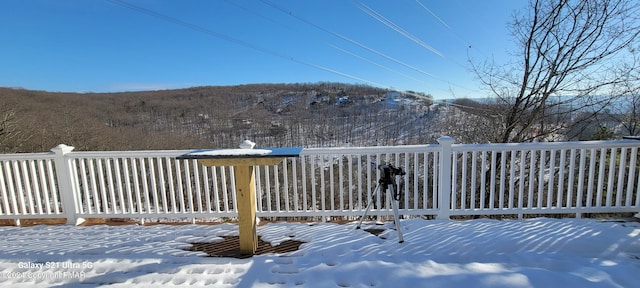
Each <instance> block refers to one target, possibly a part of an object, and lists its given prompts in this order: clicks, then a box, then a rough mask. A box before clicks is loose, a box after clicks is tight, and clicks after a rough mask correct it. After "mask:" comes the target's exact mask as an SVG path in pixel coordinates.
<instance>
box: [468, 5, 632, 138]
mask: <svg viewBox="0 0 640 288" xmlns="http://www.w3.org/2000/svg"><path fill="white" fill-rule="evenodd" d="M529 6H530V9H529V10H528V11H526V12H525V13H523V14H517V15H515V16H514V21H513V23H512V24H511V31H512V34H513V36H514V37H515V40H516V41H517V44H518V47H519V49H520V51H517V52H516V53H515V55H516V56H517V57H518V58H519V59H520V60H519V61H518V62H515V63H511V64H507V65H498V64H496V63H488V64H485V65H482V66H478V65H474V68H473V69H474V70H475V72H476V74H477V76H478V78H479V79H480V81H481V82H482V83H483V84H484V85H485V86H486V87H487V88H488V90H489V91H490V93H491V95H492V96H493V97H494V98H495V100H496V102H497V104H499V105H502V106H503V107H505V109H498V110H496V111H495V113H493V115H490V117H497V118H499V119H500V120H501V123H502V125H501V127H500V132H499V133H498V134H497V135H495V139H494V141H495V142H526V141H539V140H549V139H550V138H549V136H550V135H553V134H555V133H559V132H561V131H562V130H563V129H565V128H566V127H567V126H568V125H569V123H571V122H572V121H570V119H568V118H569V117H571V115H572V112H573V111H577V110H580V109H581V108H584V107H587V106H591V107H595V109H596V110H597V109H603V108H604V107H606V103H605V102H606V101H609V100H610V98H609V97H602V96H603V95H616V92H615V91H614V89H615V88H616V87H618V85H619V84H620V83H621V82H623V81H625V79H624V77H623V76H622V75H625V73H627V74H628V73H629V72H631V71H633V70H634V69H635V65H629V63H627V62H628V60H627V59H628V58H627V57H625V56H628V55H630V54H633V51H632V50H631V49H630V47H632V46H633V45H634V43H637V41H638V38H639V37H638V35H639V33H640V21H639V20H638V15H640V10H639V4H638V3H637V2H635V1H630V0H553V1H547V0H530V3H529ZM634 64H635V63H634ZM555 96H558V97H557V98H552V97H555ZM596 96H598V97H596ZM552 99H553V100H554V101H551V100H552ZM560 107H562V109H560ZM551 139H552V140H553V138H551Z"/></svg>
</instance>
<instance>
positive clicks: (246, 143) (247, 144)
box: [240, 140, 256, 149]
mask: <svg viewBox="0 0 640 288" xmlns="http://www.w3.org/2000/svg"><path fill="white" fill-rule="evenodd" d="M253 146H256V143H253V142H251V141H249V140H244V141H242V143H240V148H242V149H253Z"/></svg>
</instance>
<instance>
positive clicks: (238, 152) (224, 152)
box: [187, 148, 273, 156]
mask: <svg viewBox="0 0 640 288" xmlns="http://www.w3.org/2000/svg"><path fill="white" fill-rule="evenodd" d="M271 152H273V151H272V150H268V149H242V148H241V149H220V150H205V151H197V152H191V153H189V154H187V155H188V156H245V155H246V156H262V155H268V154H271Z"/></svg>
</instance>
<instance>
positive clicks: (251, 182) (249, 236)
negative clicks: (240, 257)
mask: <svg viewBox="0 0 640 288" xmlns="http://www.w3.org/2000/svg"><path fill="white" fill-rule="evenodd" d="M234 171H235V178H236V179H235V182H236V197H237V200H238V203H236V205H237V206H238V221H239V222H240V223H239V230H240V253H242V254H254V253H255V252H256V249H257V248H258V232H257V226H258V223H257V221H256V185H255V183H256V181H255V173H254V171H253V166H234Z"/></svg>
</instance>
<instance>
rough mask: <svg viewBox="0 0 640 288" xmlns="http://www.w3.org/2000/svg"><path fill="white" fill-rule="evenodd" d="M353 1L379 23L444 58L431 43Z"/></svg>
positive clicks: (360, 3)
mask: <svg viewBox="0 0 640 288" xmlns="http://www.w3.org/2000/svg"><path fill="white" fill-rule="evenodd" d="M355 3H356V6H358V9H360V10H361V11H363V12H365V13H367V14H368V15H369V16H371V17H373V18H374V19H376V20H378V22H380V23H382V24H384V25H385V26H387V27H389V28H391V29H392V30H394V31H396V32H398V33H400V35H402V36H404V37H406V38H408V39H409V40H411V41H413V42H415V43H416V44H418V45H420V46H422V47H424V48H425V49H427V50H429V51H431V52H433V53H434V54H436V55H438V56H440V57H443V58H444V54H442V52H440V51H438V50H437V49H435V48H433V47H432V46H431V45H429V44H427V43H425V42H424V41H422V40H421V39H420V38H418V37H416V36H414V35H413V34H411V33H409V32H407V30H404V29H402V27H400V26H398V25H397V24H395V23H393V22H392V21H391V20H389V19H387V18H386V17H384V16H382V14H380V13H378V12H377V11H375V10H373V9H371V7H369V6H367V5H365V4H363V3H362V2H360V1H357V2H355Z"/></svg>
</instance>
